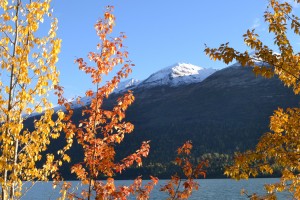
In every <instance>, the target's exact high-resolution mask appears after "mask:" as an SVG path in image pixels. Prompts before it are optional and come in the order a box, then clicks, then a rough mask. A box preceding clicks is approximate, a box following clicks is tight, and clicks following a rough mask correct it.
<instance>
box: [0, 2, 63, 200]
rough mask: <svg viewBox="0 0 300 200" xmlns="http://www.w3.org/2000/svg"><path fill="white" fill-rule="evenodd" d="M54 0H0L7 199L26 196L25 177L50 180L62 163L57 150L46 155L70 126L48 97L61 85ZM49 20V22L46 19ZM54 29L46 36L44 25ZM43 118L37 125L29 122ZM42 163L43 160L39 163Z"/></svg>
mask: <svg viewBox="0 0 300 200" xmlns="http://www.w3.org/2000/svg"><path fill="white" fill-rule="evenodd" d="M50 3H51V0H30V1H25V0H24V1H22V0H15V1H7V0H1V1H0V13H1V15H0V29H1V32H0V57H1V59H0V65H1V80H0V93H1V94H0V124H1V125H0V132H1V135H0V182H1V189H2V199H15V198H20V197H21V195H22V194H21V190H22V184H23V182H22V181H33V182H34V181H36V180H48V177H49V176H50V175H53V174H54V173H55V172H56V171H57V169H58V166H59V164H60V162H61V161H60V162H58V160H56V159H55V158H54V155H53V154H47V156H46V158H43V160H42V153H43V152H45V150H46V149H47V146H48V145H49V143H50V139H51V138H57V137H58V136H59V135H60V131H61V130H62V129H63V128H64V124H63V123H62V120H63V118H64V113H63V112H61V111H59V112H58V118H57V120H53V118H52V115H53V114H54V110H53V109H51V108H52V107H53V106H52V104H51V103H50V102H49V100H48V97H47V96H48V94H49V92H50V91H51V90H53V89H54V87H55V88H56V89H58V91H57V94H61V92H62V91H61V90H59V88H60V87H59V86H58V81H59V80H58V76H59V72H58V71H57V68H56V63H57V61H58V54H59V52H60V44H61V40H60V39H58V38H57V37H56V30H57V23H58V21H57V19H56V18H55V17H53V16H52V12H51V11H50ZM43 22H45V23H43ZM41 26H43V29H48V30H49V32H48V34H46V35H43V31H40V27H41ZM42 112H43V114H42V115H41V117H37V119H36V120H35V122H34V128H33V129H32V130H29V129H25V128H24V126H23V122H24V121H25V120H26V119H27V118H28V117H29V116H30V114H32V113H37V114H39V113H42ZM38 162H39V164H37V163H38Z"/></svg>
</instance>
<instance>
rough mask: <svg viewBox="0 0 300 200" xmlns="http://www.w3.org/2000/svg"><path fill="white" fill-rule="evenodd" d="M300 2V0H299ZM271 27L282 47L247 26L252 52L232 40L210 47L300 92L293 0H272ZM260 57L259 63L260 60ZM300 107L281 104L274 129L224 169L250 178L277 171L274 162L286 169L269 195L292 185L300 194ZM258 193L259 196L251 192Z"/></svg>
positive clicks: (298, 29)
mask: <svg viewBox="0 0 300 200" xmlns="http://www.w3.org/2000/svg"><path fill="white" fill-rule="evenodd" d="M295 2H296V3H300V1H299V0H297V1H295ZM264 18H265V21H266V22H267V23H268V26H269V32H270V33H272V34H274V35H275V37H274V45H276V46H277V47H278V50H279V53H275V52H274V51H273V50H272V49H271V48H270V47H268V46H267V45H264V43H263V42H262V41H261V40H260V38H259V35H258V34H256V33H255V30H248V31H247V33H246V34H245V35H244V41H245V43H246V45H247V46H248V47H250V48H251V49H252V50H254V51H255V53H254V54H253V55H251V54H249V53H248V52H247V51H245V52H239V51H236V50H235V49H234V48H231V47H230V46H229V44H228V43H226V44H222V45H221V46H220V47H219V48H208V47H207V48H206V49H205V52H206V53H207V54H208V55H209V56H210V57H211V58H212V59H214V60H216V59H218V60H223V61H224V62H225V63H227V64H228V63H229V62H231V61H232V60H233V59H236V60H237V61H238V62H240V63H241V64H242V65H243V66H250V67H253V72H254V73H255V74H256V75H262V76H263V77H266V78H271V77H273V76H274V75H275V76H277V77H278V78H279V79H280V80H281V81H282V82H283V83H284V85H286V86H288V87H291V88H292V89H293V91H294V93H295V94H299V93H300V80H299V78H300V62H299V61H300V53H299V52H295V49H294V47H293V44H292V42H291V40H290V39H289V36H290V34H296V35H298V36H299V34H300V22H299V17H297V16H296V15H294V14H293V7H292V6H291V5H290V4H289V3H288V2H281V1H278V0H269V5H268V9H267V11H266V12H265V14H264ZM257 61H259V64H258V62H257ZM299 119H300V109H299V108H288V109H286V110H283V109H281V108H279V109H278V110H276V111H274V114H273V116H271V118H270V132H268V133H265V134H264V135H263V136H262V137H261V138H260V140H259V142H258V144H257V146H256V148H255V149H254V150H249V151H247V152H245V153H239V154H237V155H236V156H235V161H234V164H233V166H230V167H229V168H227V169H226V171H225V174H227V175H229V176H231V177H232V178H235V179H241V178H242V179H247V178H248V177H250V176H256V175H258V173H268V174H272V173H273V171H274V168H279V169H280V170H281V173H282V175H281V179H280V182H279V183H275V184H270V185H266V186H265V189H266V190H267V192H268V195H267V196H265V197H264V198H270V199H272V198H275V191H290V192H292V193H293V195H294V197H295V198H296V199H299V198H300V182H299V180H300V178H299V175H300V174H299V171H300V162H299V160H300V153H299V147H300V140H299V133H300V121H299ZM251 198H253V199H257V198H258V196H256V195H252V196H251Z"/></svg>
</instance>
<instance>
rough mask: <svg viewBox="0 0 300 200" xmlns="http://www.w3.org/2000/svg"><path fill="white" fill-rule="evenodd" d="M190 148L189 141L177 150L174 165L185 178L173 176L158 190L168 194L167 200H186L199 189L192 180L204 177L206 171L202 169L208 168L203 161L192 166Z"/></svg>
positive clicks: (206, 163) (196, 183)
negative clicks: (180, 170)
mask: <svg viewBox="0 0 300 200" xmlns="http://www.w3.org/2000/svg"><path fill="white" fill-rule="evenodd" d="M192 148H193V146H192V143H191V141H187V142H185V143H184V144H183V146H182V147H180V148H178V150H177V155H178V156H177V157H176V159H175V164H176V165H178V166H179V167H180V168H181V169H182V171H183V174H184V176H185V177H184V178H183V179H182V178H180V176H179V175H178V174H175V175H173V176H172V177H171V180H170V181H169V182H168V183H167V184H166V185H165V186H163V187H162V188H161V189H160V191H163V192H166V193H168V195H169V198H168V199H188V198H189V197H190V196H191V194H192V192H193V190H198V188H199V184H198V182H196V181H195V180H194V179H198V178H200V176H203V177H204V178H205V177H206V171H205V170H204V169H203V168H204V167H207V166H208V162H207V161H203V162H200V163H198V164H197V165H195V166H194V165H193V163H192V161H191V150H192ZM181 188H183V190H181Z"/></svg>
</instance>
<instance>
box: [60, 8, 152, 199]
mask: <svg viewBox="0 0 300 200" xmlns="http://www.w3.org/2000/svg"><path fill="white" fill-rule="evenodd" d="M112 10H113V7H112V6H108V7H107V9H106V11H105V13H104V18H103V19H100V20H99V21H98V22H97V23H96V24H95V29H96V33H97V35H98V36H99V39H100V42H99V43H98V44H97V48H98V49H99V52H90V53H89V55H88V58H89V60H90V61H91V62H93V63H95V65H96V66H89V65H88V63H86V62H84V60H83V59H82V58H78V59H77V60H76V63H78V65H79V69H80V70H82V71H84V72H85V73H86V74H89V75H90V77H91V81H92V83H93V84H94V85H95V88H94V89H95V90H94V91H93V90H88V91H86V96H87V97H89V98H91V104H90V105H89V106H87V107H86V108H85V109H83V111H82V115H83V116H85V118H84V119H83V120H81V121H80V123H79V125H78V126H77V127H76V125H74V126H73V129H74V130H73V131H74V132H75V134H76V139H77V142H78V143H79V144H80V145H81V146H82V149H83V153H84V160H83V161H82V162H80V163H77V164H75V165H74V166H72V168H71V172H72V173H75V174H76V176H77V178H78V179H79V180H81V182H82V184H83V185H87V186H88V189H87V190H83V191H82V193H81V195H78V194H73V193H68V196H67V197H69V198H74V197H76V198H82V197H83V198H87V199H91V198H92V197H93V196H94V195H95V199H107V198H119V199H125V198H126V197H127V196H128V195H129V194H135V195H137V197H138V198H139V199H147V198H148V197H149V193H150V191H151V190H152V188H153V186H154V185H155V184H156V183H157V181H158V179H157V178H155V177H151V179H152V182H149V183H148V184H146V186H145V187H143V186H142V179H141V177H138V178H137V179H136V180H135V181H134V183H133V184H132V185H131V186H129V187H126V186H120V187H116V186H115V185H114V179H113V176H114V175H115V174H116V173H121V172H122V171H123V170H125V169H126V168H128V167H131V166H132V165H133V164H134V163H137V165H138V166H141V165H142V157H147V155H148V153H149V150H150V146H149V142H143V144H142V145H141V148H140V149H139V150H137V151H136V152H135V153H133V154H131V155H129V156H127V157H126V158H124V159H122V160H121V161H115V154H116V152H115V146H116V145H117V144H119V143H121V142H122V141H123V139H124V137H125V134H129V133H131V132H132V131H133V128H134V126H133V124H131V123H130V122H126V121H125V120H124V118H125V111H126V110H127V108H128V106H130V105H131V104H132V103H133V101H134V96H133V94H132V92H131V91H128V92H127V93H125V94H123V96H121V97H120V98H119V99H118V100H117V104H116V105H115V106H114V107H113V108H112V110H106V109H104V108H103V103H104V101H105V99H106V98H108V96H109V95H110V94H111V93H112V92H113V90H114V89H115V88H116V87H117V86H118V83H119V82H120V80H121V78H126V77H127V76H128V74H129V73H130V72H131V67H132V66H133V64H131V61H130V60H128V59H127V57H128V52H127V51H126V50H125V48H124V46H123V40H124V39H125V38H126V36H125V35H124V33H120V36H119V37H113V36H111V35H112V31H113V26H114V22H115V17H114V15H113V14H112ZM118 67H120V69H119V71H118V72H117V73H116V75H115V76H114V77H113V78H112V79H111V80H110V81H108V82H106V83H105V84H103V85H101V82H102V78H103V76H104V75H106V74H108V73H109V72H111V71H112V70H113V69H115V68H118ZM103 176H104V177H107V181H106V183H104V182H102V181H99V179H100V178H101V177H103ZM69 187H70V185H66V186H65V188H64V189H63V192H64V194H67V189H68V188H69ZM92 191H94V192H92ZM79 196H81V197H79Z"/></svg>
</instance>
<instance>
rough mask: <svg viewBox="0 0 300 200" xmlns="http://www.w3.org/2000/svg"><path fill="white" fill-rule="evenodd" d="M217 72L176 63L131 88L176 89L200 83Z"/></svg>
mask: <svg viewBox="0 0 300 200" xmlns="http://www.w3.org/2000/svg"><path fill="white" fill-rule="evenodd" d="M216 71H217V70H216V69H211V68H209V69H205V68H203V67H199V66H195V65H192V64H187V63H176V64H174V65H171V66H169V67H166V68H164V69H162V70H159V71H158V72H155V73H153V74H152V75H150V76H149V77H148V78H147V79H145V80H144V81H141V82H134V84H132V85H130V87H131V88H132V89H133V88H142V87H145V88H151V87H155V86H163V85H168V86H171V87H176V86H179V85H186V84H191V83H198V82H201V81H203V80H204V79H205V78H207V77H208V76H210V75H211V74H213V73H214V72H216ZM130 83H131V82H130ZM136 83H138V84H136Z"/></svg>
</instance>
